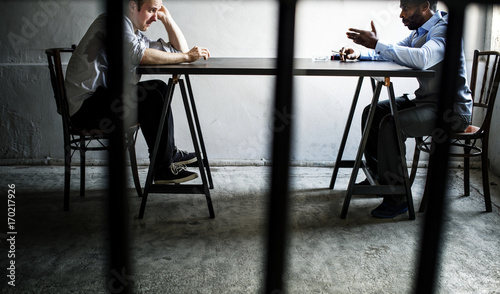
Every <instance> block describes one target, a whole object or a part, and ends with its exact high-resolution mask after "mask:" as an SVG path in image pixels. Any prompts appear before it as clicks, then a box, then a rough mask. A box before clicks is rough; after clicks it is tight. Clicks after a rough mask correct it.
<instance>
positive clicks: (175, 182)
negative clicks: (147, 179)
mask: <svg viewBox="0 0 500 294" xmlns="http://www.w3.org/2000/svg"><path fill="white" fill-rule="evenodd" d="M197 177H198V174H196V173H195V174H192V175H189V176H187V177H184V178H180V179H173V180H155V181H154V182H155V184H156V185H168V184H180V183H184V182H187V181H191V180H194V179H196V178H197Z"/></svg>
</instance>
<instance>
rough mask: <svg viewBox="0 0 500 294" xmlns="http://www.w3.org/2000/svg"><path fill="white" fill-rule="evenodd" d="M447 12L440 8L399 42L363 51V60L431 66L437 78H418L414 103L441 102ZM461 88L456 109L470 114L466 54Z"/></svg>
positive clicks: (463, 59) (410, 65)
mask: <svg viewBox="0 0 500 294" xmlns="http://www.w3.org/2000/svg"><path fill="white" fill-rule="evenodd" d="M447 26H448V15H447V14H446V13H445V12H442V11H437V12H436V13H435V14H434V15H433V16H432V17H431V18H430V19H429V20H428V21H427V22H426V23H424V24H423V25H422V26H421V27H419V28H418V29H417V30H414V31H412V32H411V34H410V35H409V36H408V37H407V38H405V39H403V40H401V41H400V42H398V43H396V44H387V43H384V42H383V41H382V40H379V41H378V42H377V46H376V47H375V50H371V51H368V52H364V53H362V56H361V57H360V59H361V60H391V61H394V62H396V63H398V64H401V65H404V66H408V67H411V68H415V69H430V70H434V71H435V72H436V76H435V77H434V78H418V79H417V80H418V83H419V86H420V87H419V88H418V89H417V90H416V91H415V96H416V98H415V99H414V100H413V101H414V102H415V103H417V104H418V103H439V98H440V97H439V91H440V79H441V75H442V73H443V60H444V54H445V47H446V29H447ZM460 63H461V66H460V72H459V79H458V83H459V88H458V91H457V96H456V97H455V104H454V109H453V110H454V112H455V113H456V114H459V115H471V113H472V96H471V91H470V89H469V87H468V84H467V71H466V68H465V56H464V53H463V50H462V55H461V58H460Z"/></svg>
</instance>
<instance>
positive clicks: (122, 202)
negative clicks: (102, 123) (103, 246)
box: [104, 0, 131, 293]
mask: <svg viewBox="0 0 500 294" xmlns="http://www.w3.org/2000/svg"><path fill="white" fill-rule="evenodd" d="M124 2H125V1H110V0H108V1H107V7H106V8H107V21H106V26H107V27H106V29H107V32H108V33H107V34H106V36H107V37H106V41H105V44H106V51H107V54H106V55H107V58H108V62H109V69H108V87H109V91H110V95H112V97H114V98H115V99H118V103H119V106H123V100H122V99H123V98H122V97H123V87H124V81H123V79H124V74H123V73H124V72H125V69H124V61H123V58H124V54H123V52H122V50H116V48H123V15H124ZM112 121H113V123H114V126H115V128H114V130H113V131H112V132H111V137H110V143H109V147H110V152H109V153H108V154H109V187H108V191H109V196H108V234H109V256H108V263H107V264H106V265H105V272H104V277H105V279H106V281H105V285H106V287H107V290H109V291H111V292H113V293H115V292H116V291H119V292H121V293H130V292H131V289H130V284H129V282H128V281H127V275H126V274H127V273H128V272H129V271H130V268H129V261H128V257H129V253H128V246H129V242H128V231H127V228H128V224H127V219H128V217H127V211H128V203H127V197H126V195H127V193H126V186H127V185H125V183H126V180H127V178H126V176H125V142H124V138H125V132H124V121H123V108H122V107H117V113H116V115H114V117H113V118H112Z"/></svg>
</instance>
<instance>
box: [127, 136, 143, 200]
mask: <svg viewBox="0 0 500 294" xmlns="http://www.w3.org/2000/svg"><path fill="white" fill-rule="evenodd" d="M134 145H135V142H132V143H130V146H129V147H128V154H129V157H130V167H131V168H132V177H133V178H134V185H135V190H136V191H137V196H139V197H142V188H141V182H140V180H139V172H138V170H137V157H136V156H135V146H134Z"/></svg>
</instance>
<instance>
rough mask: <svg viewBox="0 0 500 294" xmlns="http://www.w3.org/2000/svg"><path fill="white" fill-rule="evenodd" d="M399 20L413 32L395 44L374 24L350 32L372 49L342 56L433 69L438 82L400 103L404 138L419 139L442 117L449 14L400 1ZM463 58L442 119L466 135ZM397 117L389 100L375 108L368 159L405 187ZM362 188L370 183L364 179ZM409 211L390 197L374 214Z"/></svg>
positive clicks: (420, 0)
mask: <svg viewBox="0 0 500 294" xmlns="http://www.w3.org/2000/svg"><path fill="white" fill-rule="evenodd" d="M400 4H401V5H400V7H401V14H400V17H401V19H402V21H403V24H404V25H405V26H407V27H408V29H410V30H412V32H411V34H410V35H409V36H408V37H407V38H405V39H403V40H402V41H400V42H398V43H396V44H387V43H385V42H383V40H379V39H378V37H377V31H376V29H375V25H374V24H373V22H372V30H371V31H365V30H359V29H349V31H348V32H347V37H348V38H349V39H351V40H353V41H354V43H356V44H359V45H362V46H364V47H367V48H370V49H373V50H370V51H369V52H365V53H363V54H361V52H359V51H357V50H355V49H353V48H342V49H341V58H343V59H345V58H347V59H359V58H360V59H363V60H391V61H394V62H396V63H398V64H402V65H405V66H408V67H411V68H416V69H431V70H435V72H436V77H434V78H419V79H418V83H419V88H418V89H417V90H416V91H415V98H414V99H409V97H408V96H407V95H405V96H403V97H399V98H397V99H396V104H397V108H398V110H399V117H400V125H401V133H402V137H403V138H404V139H406V138H407V137H420V136H425V135H430V134H432V132H433V130H434V129H435V122H436V119H437V115H438V105H439V99H440V98H441V97H440V96H439V91H440V77H441V75H442V72H443V68H442V63H443V60H444V53H445V46H446V28H447V26H448V15H447V14H446V13H445V12H442V11H438V10H437V0H432V1H425V0H401V1H400ZM466 74H467V72H466V70H465V57H464V54H463V52H462V57H461V67H460V72H459V76H458V77H457V80H458V85H459V88H458V89H457V95H456V96H455V99H454V100H455V103H454V105H453V109H449V110H448V111H445V113H444V115H445V117H444V121H445V122H447V123H449V126H450V128H451V130H453V131H457V132H461V131H464V130H465V129H466V128H467V127H468V126H469V124H470V123H471V111H472V96H471V91H470V89H469V87H468V85H467V78H466ZM368 111H369V106H368V107H366V108H365V109H364V111H363V115H362V128H364V126H365V122H366V121H367V118H368ZM399 153H400V152H399V147H398V141H397V134H396V129H395V125H394V119H393V117H392V115H391V109H390V105H389V101H388V100H384V101H380V102H379V103H378V105H377V108H376V111H375V116H374V119H373V122H372V126H371V128H370V130H369V136H368V142H367V145H366V149H365V154H364V155H365V159H366V162H367V164H368V167H369V169H370V170H371V171H372V172H373V173H374V175H375V177H377V178H378V180H379V183H380V184H402V181H403V168H402V164H401V160H402V159H403V160H406V159H405V158H406V157H405V154H399ZM362 184H368V182H367V181H366V180H365V181H363V182H362ZM407 210H408V204H407V203H406V197H405V195H386V196H385V197H384V201H383V202H382V204H381V205H379V206H378V207H377V208H375V209H374V210H372V215H373V216H375V217H378V218H392V217H395V216H396V215H398V214H402V213H405V212H406V211H407Z"/></svg>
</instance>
